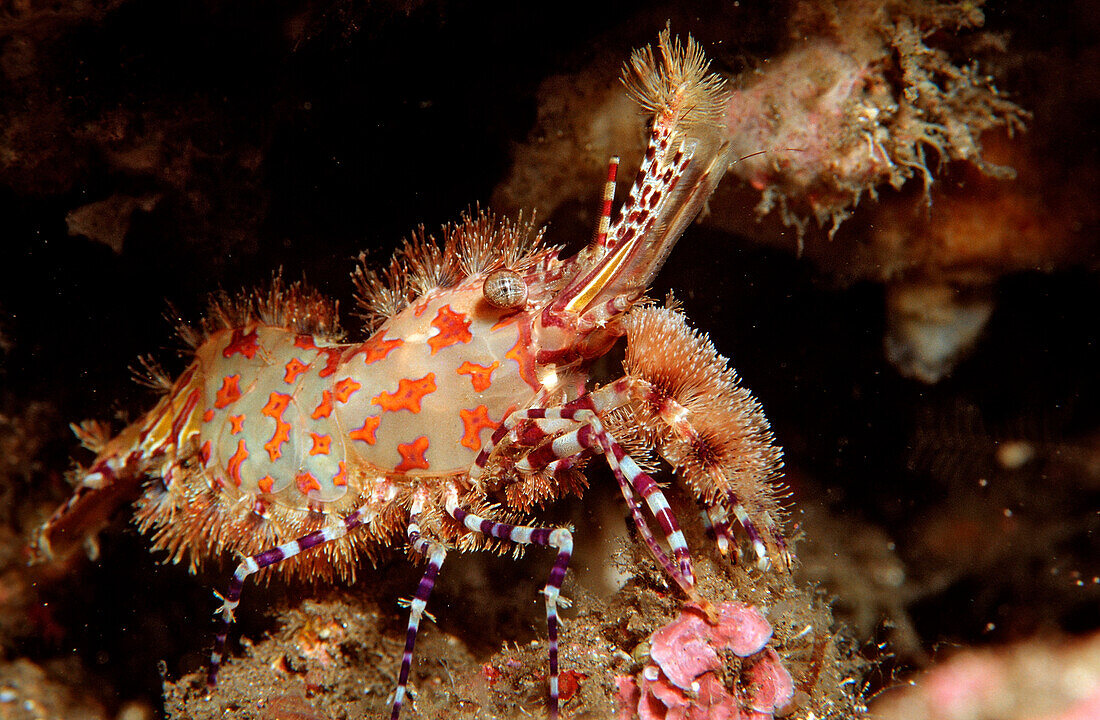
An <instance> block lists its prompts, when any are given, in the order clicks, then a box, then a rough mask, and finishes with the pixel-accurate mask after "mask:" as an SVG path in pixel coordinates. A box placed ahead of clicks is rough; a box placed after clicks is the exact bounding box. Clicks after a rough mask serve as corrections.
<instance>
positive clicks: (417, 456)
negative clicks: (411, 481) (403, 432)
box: [394, 435, 430, 472]
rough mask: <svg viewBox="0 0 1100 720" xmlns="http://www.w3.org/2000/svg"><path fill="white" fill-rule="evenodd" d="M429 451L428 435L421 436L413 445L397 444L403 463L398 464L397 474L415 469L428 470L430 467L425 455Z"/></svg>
mask: <svg viewBox="0 0 1100 720" xmlns="http://www.w3.org/2000/svg"><path fill="white" fill-rule="evenodd" d="M427 451H428V436H427V435H421V436H420V437H418V438H417V439H416V440H413V441H412V442H411V443H397V452H399V453H401V462H399V463H398V464H397V467H396V468H394V470H396V471H397V472H408V471H409V470H415V469H421V470H427V469H428V468H429V467H430V465H429V464H428V461H427V459H426V458H425V457H424V453H426V452H427Z"/></svg>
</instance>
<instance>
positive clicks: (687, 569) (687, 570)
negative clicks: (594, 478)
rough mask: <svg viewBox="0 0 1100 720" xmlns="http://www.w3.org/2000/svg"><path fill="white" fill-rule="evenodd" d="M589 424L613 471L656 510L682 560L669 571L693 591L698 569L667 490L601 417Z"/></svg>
mask: <svg viewBox="0 0 1100 720" xmlns="http://www.w3.org/2000/svg"><path fill="white" fill-rule="evenodd" d="M590 427H591V428H592V432H593V433H595V435H596V442H597V443H598V446H599V447H602V449H603V455H604V457H605V458H607V464H608V465H610V466H611V471H612V472H613V473H615V477H616V478H619V476H620V475H621V476H622V479H620V481H619V482H620V485H622V484H623V483H624V482H628V483H629V484H630V486H631V487H632V488H633V489H634V491H635V492H637V493H638V494H639V495H641V496H642V498H643V499H644V500H645V501H646V505H648V506H649V512H650V513H652V514H653V517H655V518H657V522H658V523H660V525H661V529H662V530H663V531H664V533H665V538H666V539H667V540H668V545H669V547H670V548H671V549H672V555H673V557H675V558H676V560H677V562H678V563H679V568H678V569H677V570H676V571H674V572H672V573H670V574H671V575H672V579H673V580H675V581H676V583H677V584H678V585H679V586H680V587H681V588H683V590H684V592H686V593H687V594H688V595H693V594H694V592H693V588H694V587H695V571H694V569H693V568H692V565H691V553H690V551H689V550H688V546H687V538H685V537H684V533H683V531H682V530H680V525H679V523H677V521H676V516H675V515H674V514H673V512H672V508H671V507H670V506H669V504H668V500H667V499H666V498H665V494H664V493H663V492H661V488H660V487H659V486H658V485H657V481H656V480H654V479H653V478H652V477H651V476H650V475H649V473H647V472H645V471H643V470H642V469H641V468H640V467H638V463H636V462H634V459H633V458H631V457H630V456H629V455H627V454H626V451H625V450H623V448H622V446H621V445H619V443H618V442H616V441H615V438H613V437H611V434H610V433H608V432H607V431H605V430H604V429H603V426H602V425H601V424H600V422H599V420H596V419H595V418H594V422H593V423H592V425H590Z"/></svg>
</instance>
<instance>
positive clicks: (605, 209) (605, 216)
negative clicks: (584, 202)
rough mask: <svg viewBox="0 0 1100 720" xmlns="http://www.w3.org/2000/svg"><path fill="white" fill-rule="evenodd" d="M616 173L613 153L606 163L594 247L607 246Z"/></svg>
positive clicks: (617, 168)
mask: <svg viewBox="0 0 1100 720" xmlns="http://www.w3.org/2000/svg"><path fill="white" fill-rule="evenodd" d="M618 174H619V156H618V155H613V156H611V159H610V160H609V161H608V163H607V182H606V183H604V186H603V204H602V205H601V206H600V222H599V224H598V225H597V226H596V243H595V244H596V247H606V246H607V231H608V228H610V227H611V204H612V203H613V202H614V201H615V176H616V175H618Z"/></svg>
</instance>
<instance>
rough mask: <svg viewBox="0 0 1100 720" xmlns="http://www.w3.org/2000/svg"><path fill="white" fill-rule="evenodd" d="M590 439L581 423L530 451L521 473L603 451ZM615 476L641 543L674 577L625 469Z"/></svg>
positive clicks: (560, 466) (522, 461)
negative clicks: (587, 441) (589, 452)
mask: <svg viewBox="0 0 1100 720" xmlns="http://www.w3.org/2000/svg"><path fill="white" fill-rule="evenodd" d="M582 436H584V437H587V438H589V440H590V441H589V443H588V444H587V445H586V444H585V443H583V442H582V441H581V437H582ZM591 438H592V432H591V429H590V428H589V426H587V425H582V426H581V427H580V428H579V429H577V430H574V431H573V432H570V433H566V434H565V435H561V436H559V437H556V438H554V439H553V440H552V441H551V442H548V443H545V444H544V445H540V446H539V447H537V448H535V449H534V450H532V451H531V452H529V453H527V455H525V456H523V457H522V458H520V460H519V461H518V462H517V463H516V469H517V470H519V471H521V472H526V473H534V472H537V471H538V470H539V469H540V468H543V467H545V468H546V469H547V470H549V471H550V472H555V473H556V472H557V471H558V470H559V469H565V468H567V467H568V466H569V465H570V464H571V462H572V461H573V459H574V458H576V457H578V456H580V455H581V454H582V453H584V452H587V451H590V450H591V451H595V452H598V453H600V454H602V453H603V448H602V447H601V446H600V444H599V443H598V442H592V441H591ZM614 475H615V479H616V480H617V481H618V483H619V489H620V490H621V491H622V494H623V499H624V500H626V506H627V508H628V509H629V510H630V516H631V517H632V518H633V520H634V525H635V527H636V528H637V529H638V535H639V536H640V537H641V538H642V542H644V543H645V545H646V547H647V548H649V551H650V553H651V554H652V555H653V557H654V559H655V560H657V562H658V563H659V564H660V565H661V567H662V568H664V570H665V572H666V573H668V575H669V576H670V577H673V578H675V577H676V576H677V574H678V573H679V571H678V570H677V569H676V566H675V565H673V564H672V561H671V560H669V559H668V555H666V554H665V551H664V550H663V549H661V546H660V545H659V544H658V543H657V538H656V537H654V535H653V531H652V530H650V529H649V523H648V522H647V521H646V519H645V516H644V515H642V509H641V507H640V506H639V505H638V501H637V499H636V498H635V497H634V489H633V488H632V487H631V486H630V483H629V482H628V481H627V479H626V476H625V475H624V474H623V473H622V472H615V473H614ZM678 584H681V583H678Z"/></svg>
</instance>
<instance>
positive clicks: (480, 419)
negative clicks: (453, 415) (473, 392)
mask: <svg viewBox="0 0 1100 720" xmlns="http://www.w3.org/2000/svg"><path fill="white" fill-rule="evenodd" d="M458 416H459V417H460V418H462V427H463V429H464V433H463V435H462V439H461V440H459V442H460V443H461V444H462V445H465V446H466V447H468V448H470V449H471V450H480V449H481V431H482V430H486V429H490V430H491V429H495V428H496V426H497V424H498V423H495V422H493V421H492V420H490V419H489V408H487V407H485V406H484V405H478V406H477V407H476V408H474V409H473V410H465V409H460V410H459V411H458Z"/></svg>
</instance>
